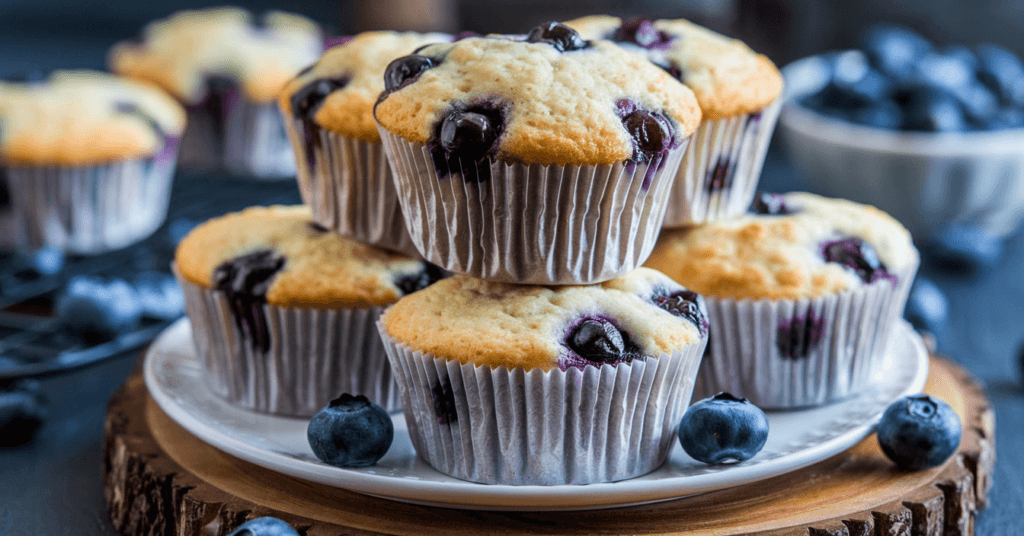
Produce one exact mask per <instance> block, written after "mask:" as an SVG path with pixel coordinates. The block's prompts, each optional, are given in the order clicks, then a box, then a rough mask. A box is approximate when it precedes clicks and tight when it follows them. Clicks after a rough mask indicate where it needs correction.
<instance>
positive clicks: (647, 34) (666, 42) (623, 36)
mask: <svg viewBox="0 0 1024 536" xmlns="http://www.w3.org/2000/svg"><path fill="white" fill-rule="evenodd" d="M612 40H613V41H617V42H619V43H632V44H634V45H637V46H639V47H642V48H646V49H648V50H666V49H668V48H670V47H671V46H672V36H671V35H669V34H667V33H665V32H662V31H660V30H658V29H657V28H655V27H654V21H652V20H650V19H629V20H625V21H622V25H621V26H619V28H618V29H617V30H615V33H614V34H612Z"/></svg>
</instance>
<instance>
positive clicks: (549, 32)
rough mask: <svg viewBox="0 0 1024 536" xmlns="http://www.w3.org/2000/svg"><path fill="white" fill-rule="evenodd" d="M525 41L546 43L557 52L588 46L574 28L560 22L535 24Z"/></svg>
mask: <svg viewBox="0 0 1024 536" xmlns="http://www.w3.org/2000/svg"><path fill="white" fill-rule="evenodd" d="M526 41H527V42H528V43H547V44H549V45H551V46H553V47H555V50H557V51H559V52H571V51H573V50H580V49H583V48H587V46H589V43H587V42H586V41H584V40H583V38H582V37H580V34H579V33H577V32H576V30H573V29H572V28H570V27H568V26H566V25H564V24H562V23H560V22H549V23H547V24H541V25H540V26H537V27H536V28H534V29H532V30H530V33H529V35H527V36H526Z"/></svg>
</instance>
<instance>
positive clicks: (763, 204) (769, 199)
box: [750, 192, 795, 216]
mask: <svg viewBox="0 0 1024 536" xmlns="http://www.w3.org/2000/svg"><path fill="white" fill-rule="evenodd" d="M750 211H751V212H753V213H754V214H763V215H766V216H784V215H786V214H792V213H793V212H795V211H794V210H793V209H792V207H789V206H787V205H786V198H785V197H783V196H781V195H779V194H769V193H765V192H758V193H757V194H756V195H754V201H753V202H752V203H751V204H750Z"/></svg>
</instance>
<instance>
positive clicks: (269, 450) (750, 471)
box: [145, 319, 928, 510]
mask: <svg viewBox="0 0 1024 536" xmlns="http://www.w3.org/2000/svg"><path fill="white" fill-rule="evenodd" d="M927 375H928V352H927V351H926V350H925V348H924V344H923V343H922V342H921V338H920V337H919V336H918V335H917V334H916V333H914V331H913V329H912V328H911V327H910V325H909V324H907V323H905V322H903V321H900V324H899V325H898V326H896V329H895V330H894V333H893V340H892V341H890V344H889V347H888V350H887V352H886V359H885V362H884V366H883V367H881V368H880V370H879V371H878V375H877V379H876V381H875V382H874V384H873V386H872V388H871V390H870V391H868V392H865V393H863V394H861V395H859V396H857V397H854V398H851V399H849V400H846V401H843V402H839V403H836V404H833V405H830V406H826V407H823V408H815V409H808V410H800V411H787V412H769V413H768V421H769V423H770V426H771V431H770V432H769V434H768V443H767V444H766V445H765V447H764V449H763V450H762V451H761V452H760V453H758V455H757V456H755V457H754V458H752V459H750V460H747V461H746V462H743V463H740V464H735V465H724V466H708V465H704V464H702V463H699V462H696V461H694V460H693V459H692V458H690V457H689V456H687V455H686V453H685V452H683V449H682V448H681V447H679V445H678V444H676V445H675V447H674V448H673V450H672V455H671V458H670V459H669V462H668V463H666V464H665V465H664V466H662V467H661V468H660V469H658V470H657V471H655V472H653V473H651V474H648V475H645V476H642V477H639V478H634V479H632V480H625V481H622V482H613V483H607V484H590V485H585V486H579V485H565V486H502V485H486V484H476V483H471V482H465V481H462V480H457V479H454V478H451V477H449V476H446V475H443V474H441V473H439V472H437V471H435V470H434V469H432V468H431V467H430V466H429V465H427V463H426V462H424V461H423V460H421V459H419V458H418V457H417V456H416V452H415V451H414V450H413V447H412V443H411V442H410V441H409V434H408V430H407V427H406V423H405V419H404V418H403V417H402V415H401V414H397V415H394V421H395V440H394V443H393V444H392V445H391V449H390V450H389V451H388V454H387V455H386V456H385V457H384V458H383V459H382V460H380V461H379V462H378V463H377V464H376V465H374V466H372V467H367V468H361V469H341V468H337V467H332V466H330V465H327V464H324V463H323V462H321V461H319V460H318V459H317V458H316V457H315V456H313V452H312V450H310V448H309V444H308V443H307V441H306V424H307V421H306V420H304V419H294V418H286V417H274V416H270V415H263V414H258V413H251V412H248V411H245V410H241V409H238V408H235V407H233V406H230V405H228V404H227V403H226V402H224V401H222V400H221V399H219V398H217V397H216V396H214V395H213V394H212V393H210V392H209V391H208V390H207V389H205V388H204V387H203V372H202V368H201V366H200V363H199V360H198V358H197V357H196V354H195V351H194V349H193V345H192V333H191V327H190V325H189V323H188V320H187V319H182V320H179V321H178V322H177V323H175V324H174V325H172V326H171V327H169V328H168V329H167V330H166V331H165V332H164V333H163V334H161V336H160V337H159V338H157V339H156V341H155V342H154V343H153V345H152V346H151V347H150V349H149V351H148V352H147V355H146V363H145V379H146V385H147V386H148V387H149V392H150V393H151V394H152V396H153V399H154V400H156V402H157V404H159V405H160V407H161V408H162V409H163V410H164V412H165V413H167V415H169V416H170V417H171V418H172V419H174V420H175V421H176V422H178V424H180V425H181V426H182V427H184V428H185V429H186V430H188V431H189V432H191V433H192V434H193V435H195V436H196V437H198V438H200V439H202V440H203V441H205V442H207V443H209V444H210V445H213V446H214V447H216V448H218V449H220V450H222V451H224V452H226V453H228V454H231V455H233V456H236V457H238V458H241V459H243V460H245V461H248V462H251V463H254V464H256V465H259V466H262V467H265V468H267V469H270V470H272V471H277V472H280V473H284V474H286V475H290V476H293V477H297V478H301V479H304V480H309V481H311V482H317V483H320V484H326V485H329V486H337V487H340V488H346V489H350V490H352V491H357V492H360V493H365V494H368V495H374V496H378V497H384V498H388V499H394V500H398V501H405V502H410V503H417V504H425V505H431V506H441V507H448V508H470V509H487V510H581V509H591V508H610V507H616V506H627V505H635V504H643V503H650V502H657V501H664V500H668V499H674V498H678V497H682V496H686V495H693V494H696V493H703V492H707V491H711V490H716V489H722V488H728V487H732V486H739V485H743V484H750V483H752V482H756V481H758V480H763V479H766V478H770V477H773V476H777V475H781V474H784V473H788V472H790V471H794V470H797V469H800V468H802V467H806V466H808V465H811V464H813V463H816V462H819V461H822V460H825V459H827V458H829V457H831V456H834V455H836V454H838V453H840V452H842V451H844V450H846V449H848V448H850V447H851V446H853V445H855V444H857V443H858V442H859V441H860V440H862V439H864V438H865V437H867V435H868V434H870V433H871V432H872V431H873V429H874V425H875V422H876V420H877V419H878V417H879V416H880V415H881V413H882V411H884V410H885V407H886V406H887V405H889V403H891V402H892V401H894V400H896V399H897V398H899V397H901V396H905V395H908V394H913V393H917V392H920V391H921V389H922V388H923V387H924V383H925V379H926V377H927Z"/></svg>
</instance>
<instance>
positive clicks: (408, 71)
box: [384, 54, 437, 91]
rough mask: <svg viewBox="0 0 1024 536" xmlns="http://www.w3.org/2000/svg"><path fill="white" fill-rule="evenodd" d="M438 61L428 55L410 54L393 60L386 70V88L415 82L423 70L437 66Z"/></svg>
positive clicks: (390, 88)
mask: <svg viewBox="0 0 1024 536" xmlns="http://www.w3.org/2000/svg"><path fill="white" fill-rule="evenodd" d="M436 64H437V61H436V60H434V59H433V58H430V57H427V56H420V55H419V54H410V55H408V56H402V57H401V58H398V59H395V60H393V61H392V62H391V63H389V64H388V67H387V69H386V70H385V71H384V88H385V90H387V91H391V90H393V89H396V88H400V87H402V86H403V85H405V84H408V83H411V82H413V81H414V80H415V79H416V77H418V76H419V75H420V73H422V72H423V71H426V70H427V69H429V68H431V67H433V66H435V65H436Z"/></svg>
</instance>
